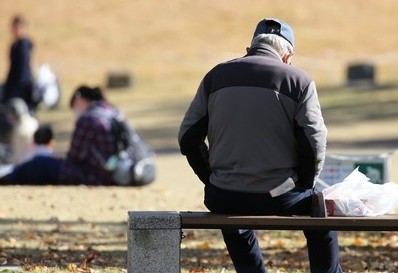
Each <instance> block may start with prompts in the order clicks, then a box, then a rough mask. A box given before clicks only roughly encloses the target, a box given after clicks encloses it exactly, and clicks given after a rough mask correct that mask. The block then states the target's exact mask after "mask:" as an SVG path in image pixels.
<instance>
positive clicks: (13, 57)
mask: <svg viewBox="0 0 398 273" xmlns="http://www.w3.org/2000/svg"><path fill="white" fill-rule="evenodd" d="M11 32H12V36H13V43H12V45H11V49H10V55H9V58H10V59H9V61H10V65H9V71H8V75H7V78H6V81H5V83H4V85H3V90H2V102H3V103H5V104H6V103H7V102H8V101H9V100H10V99H12V98H21V99H23V100H24V101H25V102H26V104H27V105H28V107H29V109H30V110H34V108H35V107H36V105H35V103H34V101H33V85H34V83H33V82H34V81H33V74H32V70H31V53H32V49H33V43H32V42H31V40H30V38H29V37H28V35H27V23H26V21H25V19H24V18H23V17H22V16H20V15H16V16H14V18H13V19H12V23H11Z"/></svg>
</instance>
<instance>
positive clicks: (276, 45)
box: [251, 34, 294, 57]
mask: <svg viewBox="0 0 398 273" xmlns="http://www.w3.org/2000/svg"><path fill="white" fill-rule="evenodd" d="M261 44H267V45H270V46H271V47H272V48H273V49H275V50H276V51H277V52H278V53H279V55H280V56H281V57H283V56H284V55H285V54H292V53H293V52H294V49H293V46H292V45H291V44H290V43H289V42H288V41H286V40H285V38H283V37H281V36H279V35H276V34H259V35H257V36H256V37H254V38H253V40H252V43H251V47H253V46H256V45H261Z"/></svg>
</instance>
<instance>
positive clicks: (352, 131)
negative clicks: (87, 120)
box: [0, 0, 398, 273]
mask: <svg viewBox="0 0 398 273" xmlns="http://www.w3.org/2000/svg"><path fill="white" fill-rule="evenodd" d="M397 10H398V2H397V1H396V0H379V1H361V0H351V1H343V0H324V1H317V0H301V1H293V0H280V1H268V0H264V1H243V0H218V1H214V0H213V1H210V0H200V1H192V0H172V1H163V0H113V1H109V0H84V1H83V0H29V1H26V0H2V1H1V5H0V82H2V81H3V80H4V77H5V75H6V72H7V69H8V60H7V58H8V47H9V44H10V35H9V20H10V18H11V16H12V15H13V14H15V13H21V14H23V15H24V16H26V18H27V20H28V22H29V32H30V35H31V37H32V39H33V41H34V43H35V48H34V55H33V68H34V69H35V70H36V71H37V68H38V67H39V65H40V64H43V63H48V64H50V65H51V67H52V68H53V70H54V71H55V72H56V73H57V75H58V76H59V78H60V81H61V85H62V101H61V105H60V107H59V108H57V109H54V110H47V109H40V111H39V112H38V113H37V117H38V118H39V120H40V121H41V122H46V123H51V124H52V125H53V127H54V129H55V131H56V138H57V141H58V146H57V151H58V152H59V153H64V152H65V150H66V149H67V147H68V144H69V137H70V133H71V130H72V129H73V125H74V116H73V114H72V112H71V111H70V109H68V101H69V96H70V93H71V92H72V90H73V89H74V88H75V87H77V86H78V85H80V84H90V85H101V86H105V84H106V79H107V75H108V74H109V73H111V72H123V73H129V75H131V76H132V78H133V85H132V86H131V87H130V88H124V89H119V90H118V89H106V91H107V96H108V98H109V100H110V101H111V102H112V103H114V104H115V105H117V106H118V107H120V108H121V109H122V110H123V111H124V112H125V113H126V115H127V116H128V118H129V120H130V121H131V123H132V124H134V125H135V127H136V128H137V129H138V131H139V132H140V133H141V134H142V135H143V136H144V138H145V139H146V140H147V141H148V142H149V144H151V145H152V146H153V147H154V148H155V149H156V151H157V153H158V157H157V163H158V167H159V173H158V179H157V180H156V182H155V183H154V184H152V185H149V186H148V187H145V188H138V189H137V188H115V187H114V188H109V189H108V188H101V187H99V188H97V189H93V188H87V187H43V188H40V187H29V188H24V187H2V189H1V191H0V200H7V202H3V203H2V204H3V205H2V206H1V207H0V223H1V225H0V229H1V230H0V232H2V234H6V235H4V236H1V235H0V264H2V263H3V264H4V261H5V262H6V264H7V263H8V264H12V259H11V258H10V257H14V256H13V255H14V254H15V253H17V254H18V255H16V254H15V255H16V256H15V257H18V259H20V258H21V256H22V257H23V255H25V254H26V253H27V252H29V251H31V250H32V249H33V250H34V251H33V253H34V254H32V253H31V252H29V255H33V256H28V257H30V259H31V260H32V261H33V260H34V259H36V260H37V261H41V262H42V264H46V263H45V261H46V260H45V259H46V258H48V259H50V262H48V263H47V265H48V266H49V267H51V265H52V262H54V258H51V257H53V256H51V255H55V254H57V255H59V257H58V258H59V260H62V261H63V262H64V264H62V263H61V264H62V265H65V263H66V262H67V261H69V262H71V263H78V261H79V259H81V257H82V255H87V254H88V253H90V251H91V250H93V249H94V250H97V251H98V252H100V253H102V254H103V256H102V258H101V260H99V259H97V260H96V261H97V262H98V265H100V266H102V267H104V266H105V267H106V266H112V265H117V266H118V267H123V266H124V265H125V256H123V255H125V247H126V242H125V239H126V238H125V234H124V230H123V229H124V227H125V220H126V211H127V210H129V209H138V210H188V209H192V210H195V209H196V210H197V209H203V205H202V197H201V196H202V187H201V185H200V183H199V182H198V181H197V179H196V178H195V176H194V175H193V173H192V171H191V170H190V169H189V167H188V166H187V163H186V162H185V159H184V158H182V157H181V156H180V155H179V154H178V153H176V152H177V143H176V135H177V130H178V126H179V122H180V121H181V118H182V115H183V114H184V112H185V110H186V108H187V106H188V104H189V101H190V99H191V98H192V97H193V95H194V93H195V91H196V87H197V85H198V83H199V81H200V80H201V78H202V77H203V75H204V73H206V72H207V70H208V69H210V68H211V67H213V66H214V65H216V64H217V63H218V62H221V61H225V60H228V59H231V58H235V57H238V56H241V55H243V54H244V52H245V48H246V46H247V45H248V44H249V43H250V39H251V38H252V33H253V30H254V27H255V25H256V24H257V22H258V21H259V20H260V19H263V18H264V17H279V18H283V19H284V20H285V21H287V22H288V23H290V24H291V25H292V26H293V28H294V29H295V34H296V57H295V58H294V60H293V64H294V65H296V66H299V67H301V68H303V69H305V70H306V71H308V72H309V73H310V74H311V75H312V77H313V78H314V79H315V80H316V82H317V84H318V89H319V97H320V100H321V105H322V108H323V111H324V116H325V120H326V123H327V125H328V128H329V148H330V151H352V152H361V153H362V152H372V153H373V152H390V151H394V150H395V149H397V148H398V126H397V124H398V74H397V71H398V35H396V34H397V33H398V20H396V11H397ZM355 62H365V63H371V64H373V65H375V68H376V86H375V87H374V88H348V87H346V86H345V84H346V69H347V65H349V64H351V63H355ZM392 159H393V161H392V166H393V168H392V175H391V177H392V178H393V179H395V180H396V181H398V168H396V166H398V159H397V156H395V157H392ZM394 167H395V169H397V170H394ZM176 169H177V171H176ZM99 200H101V202H99ZM27 208H29V209H27ZM105 223H108V224H110V225H106V224H105ZM43 226H44V227H43ZM82 226H83V228H82ZM86 226H89V227H90V228H91V229H90V230H89V231H87V229H86V228H87V227H86ZM80 228H82V229H83V231H81V230H79V229H80ZM76 229H78V230H79V231H76ZM49 230H50V231H51V232H50V233H48V231H49ZM46 232H47V233H46ZM72 234H74V235H72ZM107 235H109V236H108V237H107ZM110 236H113V237H112V238H110ZM198 236H199V235H198ZM278 236H281V238H277V242H279V244H282V245H283V244H285V242H284V241H283V242H282V243H281V241H282V240H283V237H284V236H286V234H282V235H278ZM361 236H362V235H361ZM386 236H387V235H386ZM386 236H384V237H386ZM388 236H390V235H388ZM264 237H267V236H264ZM391 238H392V239H391ZM391 238H390V237H388V240H390V241H388V242H387V243H385V244H384V245H382V246H377V247H376V248H374V247H373V245H372V244H373V241H372V243H364V244H362V243H363V242H362V241H359V239H360V240H365V239H366V236H365V235H363V236H362V237H360V238H359V239H358V238H353V240H354V242H355V243H351V242H350V243H348V246H342V250H344V263H345V266H346V267H347V268H350V270H351V272H372V273H373V272H381V271H383V272H394V271H392V270H390V269H391V268H392V267H394V266H396V263H394V260H396V257H394V256H393V254H391V255H390V254H389V251H390V249H391V248H396V237H394V236H392V235H391ZM199 239H200V240H196V241H195V240H194V241H195V242H194V243H193V244H195V243H196V244H197V245H198V244H202V243H203V244H202V245H201V246H199V247H191V248H193V249H194V250H195V249H197V248H202V250H205V251H206V250H207V252H206V254H207V255H208V256H209V257H210V256H214V257H216V255H218V254H219V251H218V249H216V250H212V249H211V247H210V249H204V248H206V247H203V245H206V244H207V242H206V241H205V242H203V240H204V239H203V238H199ZM382 239H383V240H387V239H386V238H382ZM67 240H70V241H69V242H67ZM79 240H81V244H79V243H77V241H79ZM366 240H367V239H366ZM380 240H381V239H380ZM358 242H359V243H358ZM383 242H384V241H383ZM267 243H268V242H267ZM30 244H33V245H34V246H33V247H31V246H30ZM375 244H376V243H375ZM210 245H211V242H210ZM358 245H359V246H361V247H362V248H361V252H356V251H358V250H355V249H354V248H355V246H358ZM106 247H108V248H112V247H113V252H112V251H111V252H107V251H103V252H101V251H102V248H106ZM217 247H218V246H217ZM217 247H216V248H217ZM188 248H189V246H188ZM189 249H190V248H189ZM189 249H188V250H186V251H185V252H184V253H186V254H185V256H184V258H186V256H189V255H191V256H195V254H192V253H190V252H189ZM269 250H270V249H267V251H269ZM281 251H282V252H283V251H284V254H283V255H284V256H283V255H280V256H277V258H276V259H279V260H280V261H274V262H275V265H278V266H281V267H282V266H285V267H286V266H288V264H287V265H286V264H285V265H284V264H283V263H282V262H285V263H288V262H289V261H290V260H289V259H290V257H293V256H296V255H292V253H295V252H292V250H285V248H284V247H283V248H282V250H281ZM299 251H300V253H303V251H302V249H301V248H300V249H299ZM394 251H395V250H394ZM187 252H189V253H188V254H187ZM213 252H214V253H213ZM21 253H22V254H21ZM54 253H55V254H54ZM380 253H382V254H383V255H382V254H380ZM224 254H225V252H224ZM372 254H376V255H372ZM379 254H380V255H379ZM7 255H8V256H7ZM26 255H27V254H26ZM35 255H36V256H35ZM46 255H49V256H51V257H49V256H46ZM107 255H108V256H107ZM201 255H202V254H201ZM359 255H364V256H363V257H365V255H366V257H365V258H366V261H364V259H365V258H363V259H362V262H359V259H360V258H358V257H359ZM389 255H390V256H389ZM394 255H395V254H394ZM116 256H117V257H116ZM282 256H283V257H285V256H286V257H288V258H286V257H285V258H284V259H286V260H283V259H282ZM373 256H378V257H379V258H380V259H381V257H383V259H381V260H382V261H383V263H385V264H387V265H388V266H390V267H383V266H384V265H381V264H380V265H379V264H378V263H377V262H373V260H372V259H373V258H372V257H373ZM217 257H218V256H217ZM279 257H281V258H279ZM297 257H298V259H297V260H298V261H297V262H303V260H305V257H304V258H302V257H301V256H299V255H297ZM108 258H109V260H106V259H108ZM195 258H196V260H195ZM299 258H300V259H299ZM40 259H42V260H40ZM43 259H44V262H43ZM51 259H52V260H51ZM191 259H193V260H191ZM385 259H391V261H387V260H385ZM209 260H210V258H209ZM282 260H283V261H282ZM185 261H187V262H188V264H195V265H196V264H200V262H203V260H198V258H197V257H193V258H192V257H191V258H189V257H188V258H186V260H185ZM352 261H355V266H354V265H352ZM15 264H21V262H20V263H17V262H16V263H15ZM58 265H59V263H58ZM305 266H306V265H303V267H304V268H305ZM350 266H351V267H350ZM297 267H298V268H301V267H302V266H300V265H298V266H297ZM188 268H189V267H188ZM287 268H288V267H287ZM33 269H34V268H33ZM72 269H73V268H72ZM75 269H76V268H75ZM40 270H42V271H43V268H40V267H39V272H40ZM188 270H189V269H187V271H186V272H188ZM191 270H193V269H191ZM287 270H289V268H288V269H287ZM368 270H374V271H368ZM376 270H377V271H376ZM385 270H387V271H385ZM72 271H73V270H72ZM51 272H56V273H57V271H54V270H53V271H51ZM87 272H88V271H87ZM94 272H97V271H94ZM122 272H123V271H122ZM191 272H205V271H191ZM212 272H213V271H212ZM214 272H227V271H223V269H220V270H218V269H217V270H214ZM272 272H274V271H272ZM275 272H291V271H283V270H280V271H279V270H278V271H275ZM299 272H301V271H299Z"/></svg>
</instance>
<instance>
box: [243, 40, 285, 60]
mask: <svg viewBox="0 0 398 273" xmlns="http://www.w3.org/2000/svg"><path fill="white" fill-rule="evenodd" d="M246 56H265V57H269V58H272V59H277V60H280V61H282V59H281V57H280V56H279V54H278V52H277V51H276V50H275V49H274V48H272V47H271V46H270V45H266V44H262V45H256V46H255V47H251V48H250V49H249V52H247V54H246ZM246 56H245V57H246Z"/></svg>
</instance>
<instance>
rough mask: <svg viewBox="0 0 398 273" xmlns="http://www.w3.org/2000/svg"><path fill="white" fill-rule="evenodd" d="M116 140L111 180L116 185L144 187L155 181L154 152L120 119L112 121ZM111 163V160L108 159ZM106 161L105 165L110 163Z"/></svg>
mask: <svg viewBox="0 0 398 273" xmlns="http://www.w3.org/2000/svg"><path fill="white" fill-rule="evenodd" d="M112 130H113V131H114V135H115V138H116V145H117V154H116V155H115V156H116V157H117V159H116V160H117V161H116V162H117V163H116V168H115V170H114V171H113V180H114V181H115V183H117V184H118V185H146V184H148V183H151V182H152V181H153V180H155V177H156V167H155V162H154V159H153V157H154V152H153V151H152V149H150V148H149V146H148V145H147V144H146V143H145V142H144V141H143V139H142V138H141V137H140V136H139V135H138V133H137V132H136V131H135V130H134V129H133V128H132V127H131V126H129V125H128V124H127V122H126V121H125V120H124V119H123V118H122V117H116V118H114V119H113V120H112ZM110 160H111V161H113V159H110ZM111 161H109V159H108V161H107V163H108V164H109V163H111V164H112V162H111Z"/></svg>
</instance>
